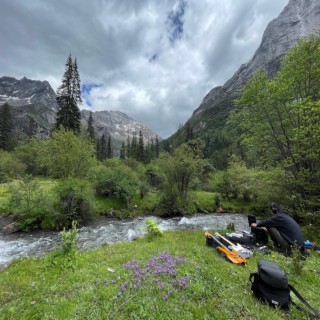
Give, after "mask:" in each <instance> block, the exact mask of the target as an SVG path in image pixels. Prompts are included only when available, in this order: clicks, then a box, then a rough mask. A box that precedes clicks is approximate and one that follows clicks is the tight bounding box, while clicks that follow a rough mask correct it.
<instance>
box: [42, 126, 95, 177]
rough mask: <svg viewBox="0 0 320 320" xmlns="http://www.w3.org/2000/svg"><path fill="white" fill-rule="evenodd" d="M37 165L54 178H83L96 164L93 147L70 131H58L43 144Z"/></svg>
mask: <svg viewBox="0 0 320 320" xmlns="http://www.w3.org/2000/svg"><path fill="white" fill-rule="evenodd" d="M39 163H40V164H41V165H42V166H45V167H46V168H47V169H48V173H49V174H50V175H51V176H52V177H54V178H60V179H65V178H84V177H86V176H87V173H88V171H89V169H90V168H91V167H92V166H94V165H95V164H96V161H95V151H94V146H93V144H92V143H91V142H90V141H89V140H87V139H83V138H80V137H77V136H76V135H75V134H74V133H73V132H72V131H65V130H60V131H57V132H54V133H53V135H52V138H51V139H49V140H48V141H46V142H45V143H44V146H43V149H42V152H41V154H40V155H39Z"/></svg>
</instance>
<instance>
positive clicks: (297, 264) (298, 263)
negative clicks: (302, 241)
mask: <svg viewBox="0 0 320 320" xmlns="http://www.w3.org/2000/svg"><path fill="white" fill-rule="evenodd" d="M291 255H292V263H291V270H292V272H293V273H294V274H297V275H301V274H302V271H303V267H304V264H305V263H304V259H303V256H302V253H301V251H300V249H299V246H297V245H296V244H295V245H294V246H293V248H292V254H291Z"/></svg>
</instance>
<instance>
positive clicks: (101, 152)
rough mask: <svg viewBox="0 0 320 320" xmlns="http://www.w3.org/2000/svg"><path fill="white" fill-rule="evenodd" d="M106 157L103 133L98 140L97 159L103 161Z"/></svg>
mask: <svg viewBox="0 0 320 320" xmlns="http://www.w3.org/2000/svg"><path fill="white" fill-rule="evenodd" d="M106 158H107V143H106V136H105V134H103V135H102V136H101V138H100V142H99V154H98V159H99V160H100V161H103V160H105V159H106Z"/></svg>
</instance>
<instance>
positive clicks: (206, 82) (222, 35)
mask: <svg viewBox="0 0 320 320" xmlns="http://www.w3.org/2000/svg"><path fill="white" fill-rule="evenodd" d="M287 3H288V0H158V1H157V0H91V1H88V0H0V30H1V32H0V77H1V76H4V75H6V76H12V77H15V78H18V79H20V78H22V77H23V76H26V77H27V78H30V79H33V80H48V81H49V82H50V84H51V86H52V87H53V89H54V90H56V89H57V87H58V86H59V85H60V83H61V79H62V76H63V73H64V68H65V62H66V59H67V57H68V55H69V54H70V53H71V54H72V56H73V57H76V58H77V62H78V68H79V72H80V78H81V83H82V94H83V101H84V103H83V105H82V106H81V108H85V109H89V110H92V111H98V110H99V111H100V110H118V111H122V112H124V113H126V114H127V115H128V116H130V117H132V118H133V119H135V120H140V121H142V122H144V123H145V124H146V125H147V126H148V127H149V128H150V129H151V130H153V131H154V132H156V133H157V134H158V135H159V136H160V137H162V138H167V137H168V136H170V135H171V134H173V133H174V132H175V131H176V130H177V128H178V127H179V124H183V123H185V122H186V121H187V120H188V119H189V118H190V117H191V115H192V112H193V111H194V110H195V109H196V108H197V107H198V106H199V104H200V103H201V101H202V99H203V98H204V96H205V95H206V94H207V93H208V92H209V90H210V89H212V88H213V87H215V86H218V85H223V84H224V83H225V81H227V80H228V79H229V78H230V77H231V76H232V75H233V74H234V72H235V71H236V70H237V69H238V68H239V67H240V65H241V64H242V63H245V62H247V61H248V60H249V59H250V58H251V57H252V55H253V54H254V52H255V50H256V49H257V48H258V46H259V44H260V41H261V38H262V34H263V31H264V30H265V28H266V26H267V24H268V23H269V22H270V21H271V20H272V19H274V18H276V17H277V16H278V15H279V13H280V12H281V11H282V9H283V8H284V7H285V5H286V4H287Z"/></svg>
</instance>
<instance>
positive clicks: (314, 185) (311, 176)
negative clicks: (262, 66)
mask: <svg viewBox="0 0 320 320" xmlns="http://www.w3.org/2000/svg"><path fill="white" fill-rule="evenodd" d="M319 86H320V38H319V35H313V36H311V37H309V38H308V39H306V40H300V41H298V43H297V45H296V46H295V47H294V48H292V49H291V50H289V52H288V54H287V55H286V56H285V57H284V59H283V60H282V67H281V69H280V71H279V72H278V74H277V75H276V77H275V78H274V79H268V77H267V76H266V74H265V73H264V72H262V71H260V72H258V73H256V74H255V75H254V77H253V78H252V79H251V80H250V81H249V82H248V84H247V85H246V87H245V90H244V93H243V95H242V97H241V99H240V100H239V104H240V105H242V106H243V107H242V108H241V109H240V111H239V112H235V113H234V114H233V115H232V116H231V123H232V124H233V125H236V126H238V127H239V128H240V130H241V132H242V135H241V139H242V143H244V144H245V145H246V147H247V149H248V150H250V151H251V154H254V156H255V157H259V158H260V159H261V157H264V158H268V159H271V161H270V162H269V165H272V166H274V165H277V164H280V165H281V166H282V168H283V169H285V170H286V172H287V173H288V174H290V178H291V179H292V183H291V185H292V188H291V192H293V193H296V194H298V195H299V196H301V197H302V199H305V204H307V202H308V204H307V205H315V206H316V207H318V206H320V201H319V200H316V199H317V198H318V197H317V195H318V194H319V193H320V187H319V185H320V167H319V157H320V149H319V145H320V134H319V128H320V108H319V105H320V101H319V98H320V97H319V95H320V94H319ZM252 151H253V152H252Z"/></svg>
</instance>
